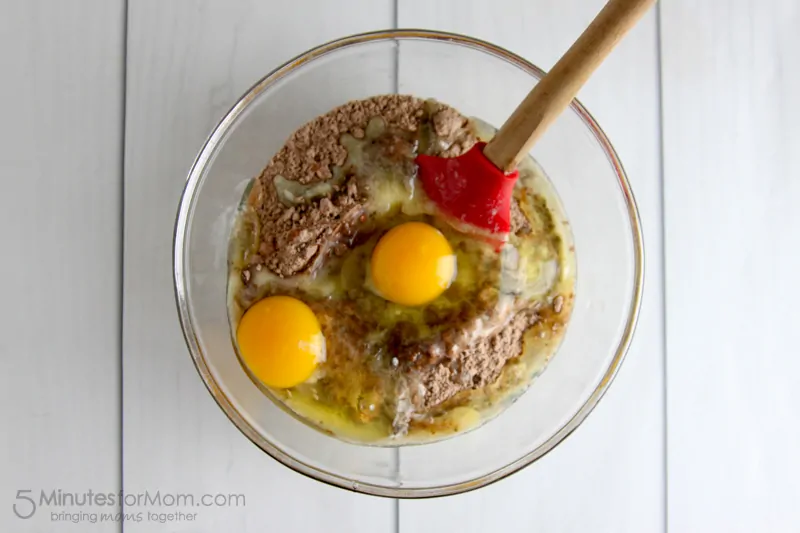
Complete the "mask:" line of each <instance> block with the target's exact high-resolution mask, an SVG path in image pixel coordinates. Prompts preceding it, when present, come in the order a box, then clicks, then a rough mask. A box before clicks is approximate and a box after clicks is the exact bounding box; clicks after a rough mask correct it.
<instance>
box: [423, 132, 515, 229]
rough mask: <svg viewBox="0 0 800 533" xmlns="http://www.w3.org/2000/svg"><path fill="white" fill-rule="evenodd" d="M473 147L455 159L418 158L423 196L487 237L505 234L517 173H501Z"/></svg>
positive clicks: (479, 145) (479, 150) (479, 144)
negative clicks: (482, 231)
mask: <svg viewBox="0 0 800 533" xmlns="http://www.w3.org/2000/svg"><path fill="white" fill-rule="evenodd" d="M485 146H486V143H477V144H476V145H475V146H473V147H472V148H471V149H469V150H468V151H466V152H464V153H463V154H462V155H460V156H458V157H449V158H448V157H434V156H430V155H418V156H417V165H418V166H419V174H418V176H419V179H420V181H421V182H422V187H423V189H425V193H426V194H427V195H428V197H430V199H431V200H433V202H434V203H436V205H438V206H439V208H440V209H441V210H442V211H444V212H445V213H447V214H448V215H450V216H452V217H454V218H456V219H458V220H460V221H461V222H465V223H467V224H471V225H472V226H476V227H477V228H480V229H483V230H486V231H489V232H491V233H508V230H509V228H510V226H511V193H512V191H513V190H514V184H515V183H516V181H517V177H518V176H519V172H517V171H516V170H514V171H513V172H509V173H505V172H503V171H502V170H500V169H499V168H497V167H496V166H495V165H494V164H493V163H492V162H491V161H489V160H488V159H486V156H485V155H483V148H484V147H485Z"/></svg>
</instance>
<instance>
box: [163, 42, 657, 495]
mask: <svg viewBox="0 0 800 533" xmlns="http://www.w3.org/2000/svg"><path fill="white" fill-rule="evenodd" d="M391 40H423V41H424V40H433V41H445V42H449V43H453V44H457V45H462V46H466V47H468V48H473V49H477V50H479V51H482V52H485V53H487V54H489V55H492V56H494V57H496V58H498V59H501V60H503V61H506V62H508V63H511V64H513V65H514V66H516V67H518V68H520V69H521V70H523V71H525V72H528V73H529V74H531V75H533V76H535V77H537V78H541V77H542V76H544V75H545V71H544V70H542V69H540V68H539V67H537V66H535V65H533V64H532V63H530V62H529V61H527V60H525V59H523V58H522V57H520V56H518V55H516V54H514V53H512V52H510V51H508V50H506V49H504V48H502V47H499V46H497V45H494V44H491V43H489V42H486V41H482V40H480V39H476V38H473V37H469V36H466V35H461V34H457V33H449V32H442V31H433V30H424V29H392V30H378V31H372V32H366V33H359V34H354V35H350V36H347V37H342V38H339V39H335V40H333V41H330V42H327V43H325V44H322V45H319V46H316V47H314V48H312V49H310V50H308V51H306V52H304V53H302V54H300V55H299V56H297V57H295V58H293V59H291V60H289V61H287V62H286V63H284V64H283V65H281V66H279V67H277V68H276V69H274V70H273V71H272V72H270V73H268V74H267V75H266V76H264V77H263V78H261V79H260V80H259V81H258V82H256V83H255V85H253V86H252V87H251V88H250V89H248V90H247V92H245V93H244V95H243V96H242V97H241V98H239V99H238V100H237V102H236V103H235V104H234V105H233V107H232V108H231V109H230V110H229V111H228V112H227V113H226V114H225V115H224V116H223V118H222V119H221V120H220V121H219V123H218V124H217V125H216V126H215V127H214V129H213V130H212V132H211V134H210V135H209V136H208V138H207V139H206V142H205V143H204V144H203V147H202V148H201V150H200V152H199V153H198V155H197V157H196V159H195V161H194V163H193V164H192V167H191V170H190V171H189V174H188V176H187V179H186V185H185V187H184V190H183V193H182V194H181V199H180V203H179V206H178V213H177V217H176V221H175V232H174V239H173V280H174V290H175V303H176V305H177V310H178V316H179V319H180V323H181V329H182V330H183V336H184V339H185V341H186V345H187V347H188V348H189V352H190V354H191V356H192V361H193V362H194V365H195V368H196V369H197V372H198V373H199V374H200V377H201V378H202V380H203V383H205V386H206V388H207V389H208V391H209V392H210V393H211V396H213V398H214V400H215V401H216V403H217V405H218V406H219V407H220V409H222V411H223V412H224V413H225V415H226V416H227V417H228V418H229V419H230V420H231V422H233V423H234V425H235V426H236V427H237V428H238V429H239V431H241V432H242V433H243V434H244V435H245V436H246V437H247V438H248V439H249V440H250V441H251V442H252V443H253V444H255V445H256V446H258V447H259V448H260V449H261V450H263V451H264V452H266V453H267V454H269V455H270V456H271V457H272V458H273V459H275V460H277V461H279V462H280V463H282V464H284V465H285V466H287V467H289V468H291V469H292V470H294V471H295V472H298V473H300V474H303V475H305V476H308V477H310V478H312V479H315V480H317V481H321V482H323V483H327V484H329V485H333V486H336V487H340V488H344V489H347V490H351V491H354V492H358V493H363V494H370V495H373V496H383V497H390V498H403V499H412V498H432V497H438V496H448V495H454V494H460V493H463V492H468V491H471V490H475V489H477V488H480V487H484V486H486V485H489V484H491V483H494V482H496V481H499V480H501V479H503V478H505V477H507V476H509V475H511V474H513V473H515V472H518V471H520V470H522V469H523V468H525V467H526V466H529V465H530V464H532V463H534V462H535V461H537V460H538V459H540V458H541V457H543V456H544V455H546V454H547V453H548V452H550V451H551V450H552V449H553V448H555V447H556V446H557V445H558V444H559V443H561V442H562V441H563V440H564V439H565V438H567V437H568V436H569V435H570V434H571V433H572V432H573V431H575V429H577V427H578V426H579V425H580V424H581V423H582V422H583V420H584V419H585V418H586V417H587V416H588V415H589V413H591V412H592V410H594V408H595V406H596V405H597V404H598V402H599V401H600V399H601V398H602V397H603V395H604V394H605V392H606V391H607V390H608V388H609V386H610V385H611V383H612V381H613V380H614V377H615V376H616V374H617V372H618V371H619V368H620V366H621V365H622V362H623V360H624V359H625V355H626V353H627V351H628V348H629V347H630V344H631V341H632V339H633V333H634V330H635V329H636V323H637V321H638V318H639V310H640V307H641V300H642V291H643V286H644V243H643V238H642V230H641V221H640V219H639V212H638V208H637V206H636V201H635V199H634V195H633V191H632V189H631V186H630V183H629V182H628V178H627V175H626V174H625V170H624V169H623V167H622V163H621V162H620V160H619V157H618V156H617V153H616V151H615V150H614V147H613V146H612V145H611V142H610V141H609V140H608V138H607V137H606V135H605V133H604V132H603V130H602V129H601V128H600V126H599V125H598V124H597V122H596V121H595V120H594V118H593V117H592V115H591V114H590V113H589V111H587V110H586V108H585V107H584V106H583V104H581V103H580V102H579V101H578V100H577V99H574V100H573V101H572V103H571V104H570V107H571V109H572V110H573V111H574V112H576V113H577V114H578V115H579V116H580V118H581V119H582V120H583V122H584V124H585V125H586V127H587V128H589V130H590V131H591V132H592V133H593V134H594V137H595V139H596V140H597V142H598V143H599V144H600V146H601V148H602V149H603V151H604V152H605V154H606V156H607V158H608V160H609V163H610V164H611V165H612V167H613V168H614V172H615V173H616V175H617V178H618V184H619V187H620V191H621V192H622V194H623V197H624V200H625V204H626V207H627V211H628V217H629V219H630V224H631V237H632V239H633V255H634V279H633V283H634V287H633V291H632V296H631V301H630V312H629V314H628V317H627V320H626V323H625V328H624V330H623V332H622V337H621V339H620V343H619V345H618V346H617V348H616V351H615V354H614V357H613V359H612V360H611V363H610V364H609V366H608V368H607V369H606V371H605V373H604V374H603V378H602V379H601V380H600V383H599V384H598V385H597V387H596V388H595V389H594V390H593V391H592V394H591V395H590V396H589V397H588V399H587V400H586V401H585V402H584V404H583V405H582V406H581V407H580V409H578V411H577V412H576V413H575V414H574V415H573V416H572V418H570V419H569V420H568V421H567V422H566V423H565V424H564V425H563V426H562V427H561V428H559V429H558V431H556V432H555V433H554V434H553V435H551V436H550V437H549V438H548V439H547V440H546V441H545V442H544V443H543V444H541V445H540V446H539V447H537V448H536V449H534V450H532V451H531V452H529V453H527V454H526V455H524V456H522V457H520V458H519V459H517V460H515V461H513V462H511V463H509V464H507V465H505V466H504V467H502V468H498V469H496V470H494V471H492V472H490V473H488V474H485V475H483V476H481V477H478V478H475V479H472V480H469V481H464V482H459V483H454V484H450V485H442V486H438V487H424V488H404V487H385V486H381V485H376V484H372V483H364V482H359V481H355V480H352V479H349V478H347V477H345V476H342V475H339V474H334V473H331V472H327V471H325V470H322V469H320V468H317V467H315V466H313V465H309V464H306V463H304V462H302V461H299V460H297V459H295V458H294V457H292V456H291V455H289V454H287V453H286V452H284V451H283V450H281V449H280V448H278V447H277V446H275V445H274V444H272V443H271V442H270V441H269V440H267V439H266V438H264V437H263V436H262V435H261V434H260V433H258V432H257V431H256V430H255V429H254V428H253V427H252V426H251V425H250V424H249V423H248V422H247V420H246V419H245V417H244V416H242V415H241V414H240V413H239V412H238V411H237V409H236V408H235V407H234V405H233V404H232V403H231V402H230V400H229V399H228V398H227V396H226V395H225V394H224V393H223V392H222V390H221V389H220V388H219V386H218V385H217V383H216V381H215V380H214V377H213V375H212V374H211V372H210V370H209V367H208V365H207V363H206V361H205V358H204V355H203V353H202V351H201V349H200V343H199V341H198V338H197V332H196V331H195V327H194V324H193V321H192V315H191V311H190V303H189V298H188V289H187V279H188V272H186V269H185V268H184V267H185V247H186V244H187V240H188V229H189V222H190V221H191V215H192V210H193V207H194V199H195V195H196V193H197V188H198V185H199V184H200V182H201V178H202V176H203V174H204V172H205V170H206V166H207V164H208V163H209V161H210V159H211V156H212V155H213V154H214V152H215V151H216V150H217V147H218V146H219V144H220V142H221V141H222V140H223V139H224V138H225V135H226V133H227V131H228V130H229V129H230V128H231V126H232V125H233V123H234V122H235V120H236V118H237V117H238V116H239V115H240V114H241V113H242V112H243V111H244V110H245V109H246V108H247V107H248V106H249V105H250V103H251V102H252V101H253V100H254V99H255V97H256V96H257V95H259V94H261V93H262V92H263V91H265V90H267V89H268V88H269V87H270V86H271V85H273V84H274V83H275V82H277V81H278V80H280V79H281V78H283V77H284V76H286V75H287V74H289V73H290V72H292V71H293V70H295V69H297V68H299V67H300V66H302V65H304V64H306V63H308V62H310V61H313V60H314V59H317V58H319V57H321V56H323V55H326V54H328V53H331V52H334V51H337V50H340V49H343V48H346V47H349V46H354V45H358V44H363V43H368V42H372V41H391Z"/></svg>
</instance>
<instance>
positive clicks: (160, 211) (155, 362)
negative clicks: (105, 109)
mask: <svg viewBox="0 0 800 533" xmlns="http://www.w3.org/2000/svg"><path fill="white" fill-rule="evenodd" d="M129 8H130V10H129V18H128V22H129V26H128V72H127V89H128V92H127V122H126V153H125V155H126V157H125V171H126V174H125V256H124V257H125V283H124V294H125V297H124V346H123V359H124V361H123V365H124V413H123V417H124V434H123V440H124V442H123V446H124V486H125V489H126V490H127V491H128V492H142V491H150V492H152V491H155V490H159V489H160V490H161V491H162V492H186V493H192V494H195V495H200V494H205V493H209V494H216V493H224V494H244V495H245V497H246V508H244V509H243V508H236V507H227V508H214V509H203V510H202V512H199V513H198V516H197V519H196V521H194V522H185V521H184V522H173V523H164V524H158V523H147V522H141V523H129V524H127V525H126V531H147V532H158V531H170V532H174V531H192V532H194V531H203V532H205V531H237V532H242V533H244V532H246V531H254V532H255V531H266V530H269V531H291V532H295V531H296V532H311V531H336V532H348V533H351V532H369V533H381V532H388V531H390V530H392V529H393V524H394V522H395V515H394V511H395V506H394V502H393V501H391V500H386V499H377V498H370V497H366V496H357V495H354V494H351V493H348V492H346V491H343V490H340V489H335V488H331V487H328V486H326V485H323V484H321V483H318V482H315V481H312V480H310V479H307V478H304V477H302V476H300V475H298V474H295V473H294V472H291V471H290V470H288V469H287V468H285V467H283V466H281V465H280V464H278V463H277V462H275V461H274V460H272V459H271V458H270V457H268V456H267V455H266V454H264V453H263V452H261V451H260V450H259V449H257V448H256V447H255V446H253V445H252V444H251V443H250V442H249V441H248V440H247V439H246V438H245V437H244V436H243V435H241V434H240V433H239V431H238V430H237V429H236V428H235V427H234V426H233V424H231V423H230V422H229V421H228V419H227V418H226V417H225V415H224V414H223V413H222V412H221V411H220V409H219V408H217V406H216V405H215V404H214V401H213V400H212V398H211V396H210V395H209V394H208V392H207V391H206V389H205V387H204V386H203V384H202V382H201V380H200V378H199V377H198V375H197V372H196V371H195V369H194V366H193V365H192V362H191V359H190V357H189V354H188V353H187V349H186V346H185V344H184V341H183V338H182V336H181V331H180V327H179V325H178V321H177V317H176V312H175V305H174V300H173V290H172V274H171V246H172V232H173V223H174V218H175V213H176V209H177V204H178V198H179V196H180V192H181V190H182V188H183V184H184V180H185V177H186V173H187V172H188V170H189V167H190V165H191V163H192V160H193V159H194V156H195V154H196V153H197V151H198V150H199V149H200V147H201V145H202V143H203V141H204V139H205V137H206V135H208V133H209V132H210V130H211V128H212V127H213V126H214V125H215V124H216V122H217V120H219V118H220V117H221V116H222V115H223V114H224V113H225V112H226V111H227V110H228V108H229V107H230V106H231V105H232V104H233V103H234V102H235V100H236V99H237V98H238V97H239V96H240V95H241V94H242V93H243V92H244V91H245V90H246V89H247V88H249V87H250V86H251V85H252V84H253V83H254V82H255V81H256V80H258V79H259V78H260V77H262V76H263V75H264V74H266V73H267V72H269V71H270V70H271V69H273V68H274V67H276V66H277V65H278V64H280V63H282V62H283V61H286V60H287V59H289V58H291V57H292V56H294V55H296V54H298V53H301V52H303V51H304V50H306V49H308V48H310V47H311V46H313V45H316V44H320V43H322V42H324V41H326V40H328V39H332V38H335V37H339V36H342V35H345V34H349V33H355V32H358V31H367V30H370V29H375V28H379V27H387V26H390V25H391V23H392V14H393V8H392V5H391V3H390V2H389V1H388V0H387V1H374V0H353V1H348V2H346V3H338V2H337V3H334V2H321V1H311V0H304V1H297V2H290V3H285V2H284V3H276V2H252V1H246V0H237V1H227V2H222V1H217V2H201V1H180V2H163V1H162V0H139V1H135V2H131V3H130V5H129ZM270 155H271V154H264V157H265V162H266V160H267V159H268V158H269V157H270Z"/></svg>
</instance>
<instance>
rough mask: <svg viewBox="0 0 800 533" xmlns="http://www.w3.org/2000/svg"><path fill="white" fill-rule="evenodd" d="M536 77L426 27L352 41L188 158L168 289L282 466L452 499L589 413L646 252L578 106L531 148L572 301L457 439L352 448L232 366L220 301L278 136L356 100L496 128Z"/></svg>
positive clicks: (216, 384) (251, 105)
mask: <svg viewBox="0 0 800 533" xmlns="http://www.w3.org/2000/svg"><path fill="white" fill-rule="evenodd" d="M543 74H544V73H543V71H542V70H541V69H539V68H537V67H535V66H534V65H532V64H530V63H528V62H527V61H525V60H524V59H522V58H521V57H518V56H516V55H514V54H512V53H510V52H508V51H506V50H503V49H502V48H499V47H497V46H494V45H492V44H489V43H486V42H481V41H478V40H476V39H472V38H469V37H464V36H461V35H453V34H446V33H438V32H431V31H419V30H395V31H381V32H374V33H367V34H362V35H355V36H352V37H346V38H344V39H340V40H337V41H334V42H331V43H328V44H325V45H322V46H320V47H317V48H314V49H313V50H309V51H308V52H306V53H305V54H303V55H301V56H299V57H297V58H296V59H293V60H291V61H289V62H288V63H286V64H285V65H283V66H281V67H279V68H278V69H276V70H274V71H273V72H271V73H270V74H268V75H267V76H266V77H264V78H263V79H261V80H260V81H259V82H258V83H256V84H255V85H254V86H253V87H252V88H251V89H250V90H249V91H247V93H246V94H245V95H244V96H242V97H241V99H239V101H238V102H236V104H235V105H234V106H233V108H232V109H231V110H230V111H229V112H228V113H227V114H226V115H225V116H224V117H223V118H222V120H221V121H220V123H219V124H218V125H217V127H216V128H215V129H214V131H213V132H212V133H211V136H210V137H209V138H208V140H207V141H206V143H205V146H203V148H202V150H201V151H200V153H199V155H198V156H197V160H196V161H195V163H194V165H193V167H192V169H191V172H190V173H189V177H188V180H187V183H186V189H185V191H184V193H183V197H182V198H181V202H180V207H179V210H178V217H177V222H176V228H175V248H174V275H175V294H176V299H177V306H178V312H179V315H180V321H181V326H182V327H183V332H184V335H185V338H186V343H187V345H188V347H189V351H190V352H191V355H192V358H193V359H194V363H195V365H196V366H197V370H198V372H199V373H200V376H201V377H202V379H203V381H204V382H205V384H206V386H207V387H208V390H209V392H211V394H212V395H213V397H214V399H215V400H216V401H217V403H218V404H219V406H220V407H221V408H222V410H223V411H224V412H225V414H226V415H227V416H228V418H230V420H231V421H232V422H233V423H234V424H236V426H237V427H238V428H239V429H240V430H241V431H242V433H244V434H245V435H246V436H247V437H248V438H249V439H250V440H251V441H252V442H253V443H255V444H256V445H257V446H258V447H260V448H261V449H262V450H264V451H265V452H267V453H268V454H270V455H271V456H272V457H274V458H275V459H277V460H278V461H280V462H282V463H283V464H285V465H286V466H288V467H290V468H292V469H294V470H296V471H298V472H300V473H302V474H306V475H308V476H311V477H313V478H315V479H318V480H320V481H323V482H326V483H330V484H332V485H336V486H339V487H343V488H347V489H351V490H355V491H358V492H363V493H368V494H374V495H380V496H391V497H399V498H419V497H428V496H441V495H447V494H456V493H459V492H464V491H467V490H471V489H475V488H478V487H482V486H484V485H487V484H489V483H492V482H493V481H496V480H498V479H501V478H503V477H505V476H507V475H509V474H511V473H513V472H516V471H518V470H520V469H521V468H523V467H525V466H527V465H529V464H531V463H532V462H534V461H536V460H537V459H538V458H540V457H542V456H543V455H544V454H546V453H547V452H548V451H549V450H551V449H552V448H553V447H554V446H556V445H557V444H558V443H559V442H561V441H562V440H563V439H564V438H565V437H566V436H567V435H569V434H570V433H571V432H572V431H573V430H574V429H575V428H576V427H577V426H578V425H579V424H580V423H581V421H583V419H584V418H586V416H587V415H588V414H589V412H591V410H592V409H593V408H594V406H595V405H596V404H597V402H598V401H599V400H600V398H601V397H602V396H603V393H604V392H605V391H606V389H607V388H608V386H609V385H610V383H611V381H612V379H613V377H614V375H615V374H616V372H617V370H619V366H620V364H621V363H622V359H623V357H624V355H625V352H626V350H627V348H628V345H629V344H630V342H631V336H632V333H633V330H634V327H635V324H636V318H637V314H638V310H639V303H640V299H641V293H642V277H643V251H642V235H641V230H640V227H639V219H638V214H637V210H636V205H635V203H634V199H633V194H632V193H631V188H630V184H629V183H628V180H627V178H626V177H625V172H624V171H623V169H622V165H621V163H620V161H619V158H618V157H617V155H616V153H615V152H614V149H613V148H612V146H611V143H610V142H609V141H608V139H607V138H606V136H605V135H604V134H603V132H602V131H601V130H600V127H599V126H598V125H597V123H595V121H594V119H593V118H592V117H591V115H589V113H588V112H587V111H586V109H585V108H584V107H583V106H582V105H581V104H580V103H578V102H577V101H575V102H573V103H572V105H571V107H570V108H569V109H568V110H567V111H566V112H565V113H564V114H563V115H562V116H561V117H560V118H559V119H558V120H557V121H556V123H555V124H554V125H553V126H552V127H551V128H550V129H549V131H548V132H547V133H546V134H545V135H544V136H543V137H542V138H541V140H540V141H539V142H538V144H537V145H536V146H535V147H534V149H533V151H532V155H533V157H534V158H535V159H536V160H537V161H538V162H539V164H540V165H541V166H542V168H543V169H544V171H545V172H546V173H547V175H548V176H549V178H550V179H551V181H552V182H553V184H554V186H555V189H556V191H557V192H558V194H559V195H560V197H561V200H562V202H563V205H564V208H565V210H566V213H567V215H568V217H569V221H570V225H571V229H572V232H573V236H574V241H575V250H576V255H577V287H576V296H575V307H574V310H573V314H572V318H571V321H570V323H569V326H568V329H567V333H566V335H565V337H564V340H563V343H562V345H561V347H560V349H559V351H558V353H557V354H556V355H555V357H554V358H553V359H552V361H551V362H550V364H549V365H548V367H547V369H546V370H545V371H544V373H543V374H542V375H541V376H539V377H538V378H537V379H536V380H535V381H534V382H533V384H532V385H531V386H530V388H529V389H528V390H527V391H526V392H525V393H524V394H523V395H522V396H521V397H520V398H519V399H518V400H517V401H516V402H515V403H514V404H513V405H511V406H510V407H509V408H508V409H507V410H506V411H505V412H503V413H501V414H500V415H499V416H497V417H496V418H495V419H493V420H491V421H489V422H488V423H486V424H485V425H483V426H482V427H480V428H478V429H475V430H473V431H470V432H467V433H464V434H461V435H457V436H455V437H453V438H450V439H447V440H443V441H439V442H435V443H432V444H423V445H415V446H405V447H399V448H391V447H374V446H365V445H355V444H349V443H346V442H343V441H341V440H338V439H336V438H334V437H331V436H329V435H326V434H323V433H321V432H319V431H317V430H315V429H312V428H311V427H310V426H308V425H306V424H305V423H303V422H301V421H300V420H298V419H297V418H295V417H294V416H292V415H290V414H288V413H287V412H286V411H285V410H284V409H283V408H282V407H280V406H279V405H277V404H276V403H275V402H273V401H272V400H271V399H270V398H268V397H267V396H266V395H265V394H263V393H262V392H261V391H260V390H259V389H258V388H257V387H256V386H255V385H254V384H253V382H252V381H251V380H250V378H249V377H248V375H247V374H246V373H245V371H244V370H243V369H242V367H241V366H240V364H239V361H238V359H237V357H236V353H235V351H234V347H233V344H232V340H231V334H230V330H229V325H228V315H227V308H226V287H227V251H228V238H229V235H230V230H231V226H232V222H233V218H234V214H235V212H236V208H237V205H238V203H239V201H240V199H241V198H242V194H243V192H244V190H245V187H246V186H247V184H248V182H249V181H250V180H251V179H252V178H253V177H254V176H257V175H258V174H259V173H260V171H261V169H262V168H263V167H264V166H265V165H266V164H267V162H268V161H269V159H270V158H271V157H272V155H273V154H274V153H275V152H276V151H277V150H278V149H279V148H280V147H281V146H282V145H283V142H284V141H285V139H286V138H287V137H288V136H289V135H290V134H291V133H292V132H293V131H294V130H295V129H297V128H298V127H299V126H301V125H303V124H304V123H305V122H307V121H309V120H311V119H313V118H314V117H316V116H317V115H320V114H322V113H324V112H326V111H328V110H330V109H332V108H334V107H336V106H338V105H341V104H344V103H345V102H347V101H349V100H354V99H360V98H366V97H369V96H374V95H377V94H385V93H393V92H400V93H407V94H413V95H416V96H419V97H423V98H428V97H431V98H435V99H437V100H439V101H441V102H444V103H447V104H450V105H452V106H454V107H455V108H456V109H458V110H460V111H461V112H462V113H464V114H466V115H468V116H474V117H477V118H480V119H483V120H484V121H486V122H488V123H490V124H493V125H495V126H499V125H500V124H502V123H503V121H504V120H505V119H506V117H508V116H509V115H510V114H511V112H512V110H513V109H514V108H515V107H516V105H517V103H519V102H520V101H521V100H522V98H523V97H524V96H525V94H527V92H528V91H530V89H531V88H532V87H533V85H534V84H536V82H537V80H539V79H540V78H541V77H542V76H543Z"/></svg>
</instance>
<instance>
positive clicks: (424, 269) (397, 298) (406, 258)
mask: <svg viewBox="0 0 800 533" xmlns="http://www.w3.org/2000/svg"><path fill="white" fill-rule="evenodd" d="M455 275H456V256H455V255H454V254H453V249H452V248H451V247H450V243H448V242H447V239H445V237H444V235H442V232H440V231H439V230H437V229H436V228H434V227H433V226H429V225H428V224H424V223H422V222H406V223H405V224H400V225H399V226H395V227H394V228H392V229H391V230H389V231H388V232H387V233H386V235H384V236H383V237H381V239H380V240H379V241H378V244H377V245H376V246H375V250H374V251H373V252H372V259H371V261H370V276H371V279H372V283H373V285H374V286H375V288H376V289H377V291H378V293H380V295H381V296H383V297H384V298H386V299H387V300H390V301H392V302H395V303H398V304H402V305H408V306H413V305H422V304H424V303H427V302H430V301H431V300H433V299H434V298H436V297H437V296H439V295H440V294H442V293H443V292H444V291H445V289H447V287H449V286H450V283H452V281H453V278H454V277H455Z"/></svg>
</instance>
